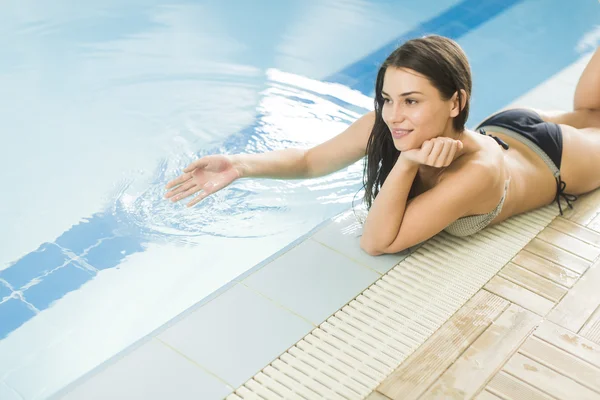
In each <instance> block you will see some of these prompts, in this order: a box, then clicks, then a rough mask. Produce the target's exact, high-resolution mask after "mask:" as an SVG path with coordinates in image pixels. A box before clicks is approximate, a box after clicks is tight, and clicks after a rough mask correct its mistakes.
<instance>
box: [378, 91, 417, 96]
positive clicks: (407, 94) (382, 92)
mask: <svg viewBox="0 0 600 400" xmlns="http://www.w3.org/2000/svg"><path fill="white" fill-rule="evenodd" d="M381 94H384V95H386V96H387V97H392V96H390V95H389V94H387V93H386V92H384V91H383V90H382V91H381ZM411 94H423V93H421V92H417V91H416V90H413V91H410V92H404V93H402V94H401V95H399V96H398V97H404V96H410V95H411Z"/></svg>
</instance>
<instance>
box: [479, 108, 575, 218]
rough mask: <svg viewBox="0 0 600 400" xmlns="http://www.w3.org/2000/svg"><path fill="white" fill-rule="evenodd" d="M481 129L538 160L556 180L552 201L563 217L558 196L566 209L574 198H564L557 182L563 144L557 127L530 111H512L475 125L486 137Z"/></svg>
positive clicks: (559, 182)
mask: <svg viewBox="0 0 600 400" xmlns="http://www.w3.org/2000/svg"><path fill="white" fill-rule="evenodd" d="M485 128H488V129H489V130H491V131H497V132H499V133H505V134H507V135H509V136H511V137H513V138H514V139H517V140H519V141H520V142H522V143H524V144H525V145H527V146H528V147H529V148H531V149H532V150H533V151H535V152H536V153H537V154H538V155H539V156H540V157H542V159H544V161H545V162H546V164H548V167H549V168H550V170H551V171H552V172H553V173H554V177H555V179H556V197H555V199H554V201H556V203H557V204H558V209H559V210H560V215H563V210H562V206H561V204H560V196H562V197H563V198H564V199H565V200H566V202H567V205H568V206H569V208H573V206H572V205H571V201H575V200H577V196H574V195H570V194H566V193H565V189H566V187H567V184H566V183H565V182H564V181H562V180H561V179H560V165H561V159H562V147H563V140H562V130H561V129H560V126H559V125H558V124H555V123H553V122H545V121H544V120H543V119H542V118H541V117H540V116H539V115H538V114H537V113H535V112H533V111H531V110H525V109H513V110H506V111H502V112H500V113H498V114H496V115H493V116H491V117H490V118H488V119H486V120H485V121H483V122H482V123H481V124H479V126H478V127H477V130H479V132H480V133H481V134H483V135H487V133H486V131H485ZM515 134H516V135H515ZM488 136H491V137H492V138H494V139H495V140H496V142H498V144H499V145H500V146H502V147H503V148H504V149H508V144H506V142H504V141H503V140H502V139H500V138H498V137H496V136H493V135H488Z"/></svg>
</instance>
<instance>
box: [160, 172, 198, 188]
mask: <svg viewBox="0 0 600 400" xmlns="http://www.w3.org/2000/svg"><path fill="white" fill-rule="evenodd" d="M191 177H192V174H191V173H185V174H182V175H180V176H179V177H177V178H176V179H173V180H172V181H170V182H169V183H167V186H165V189H171V188H174V187H175V186H177V185H181V184H182V183H184V182H186V181H188V180H189V179H190V178H191Z"/></svg>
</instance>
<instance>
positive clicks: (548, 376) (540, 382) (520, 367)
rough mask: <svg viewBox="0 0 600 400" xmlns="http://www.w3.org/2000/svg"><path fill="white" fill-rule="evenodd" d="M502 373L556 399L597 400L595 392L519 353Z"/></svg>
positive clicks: (509, 361)
mask: <svg viewBox="0 0 600 400" xmlns="http://www.w3.org/2000/svg"><path fill="white" fill-rule="evenodd" d="M503 371H506V372H508V373H509V374H511V375H513V376H516V377H517V378H519V379H521V380H522V381H524V382H527V383H529V384H530V385H532V386H534V387H536V388H538V389H540V390H541V391H543V392H546V393H548V394H549V395H551V396H554V397H556V398H558V399H564V400H572V399H577V400H598V394H597V393H596V392H594V391H592V390H590V389H588V388H586V387H585V386H582V385H580V384H579V383H577V382H575V381H574V380H572V379H570V378H567V377H566V376H564V375H561V374H559V373H558V372H556V371H553V370H551V369H550V368H548V367H546V366H545V365H542V364H540V363H538V362H537V361H534V360H532V359H530V358H529V357H526V356H524V355H522V354H519V353H517V354H515V355H514V356H512V357H511V359H510V360H508V362H507V363H506V365H505V366H504V368H503Z"/></svg>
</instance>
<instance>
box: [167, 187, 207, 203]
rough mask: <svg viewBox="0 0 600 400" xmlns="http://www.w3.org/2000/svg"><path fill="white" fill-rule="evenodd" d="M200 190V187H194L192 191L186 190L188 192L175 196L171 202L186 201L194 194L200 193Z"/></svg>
mask: <svg viewBox="0 0 600 400" xmlns="http://www.w3.org/2000/svg"><path fill="white" fill-rule="evenodd" d="M199 190H200V188H198V186H197V185H194V186H193V187H191V188H190V189H188V190H186V191H184V192H181V193H179V194H177V195H175V196H174V197H173V198H172V199H171V201H179V200H182V199H185V198H186V197H189V196H191V195H193V194H194V193H196V192H197V191H199Z"/></svg>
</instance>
